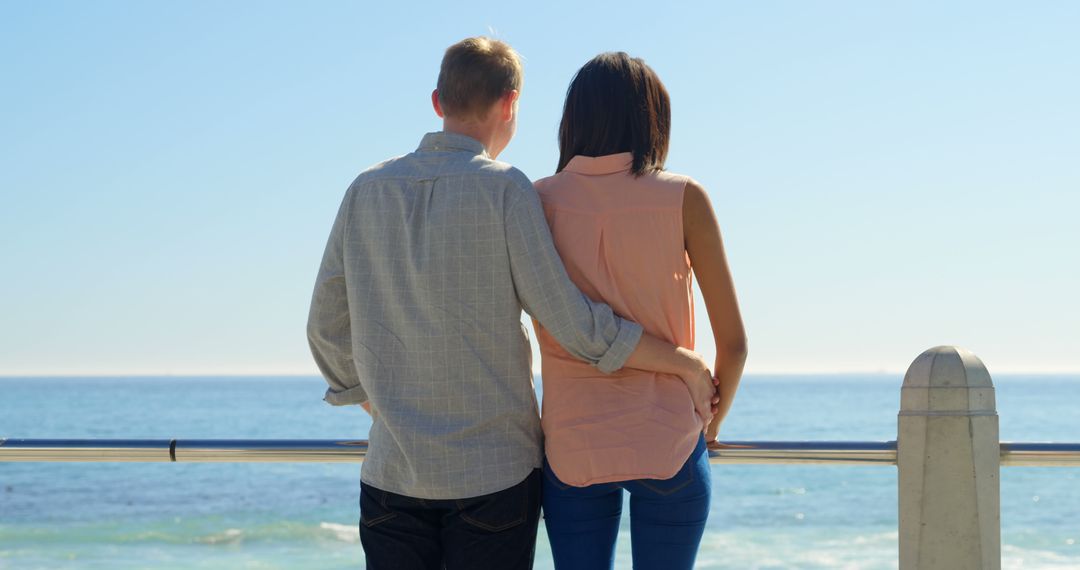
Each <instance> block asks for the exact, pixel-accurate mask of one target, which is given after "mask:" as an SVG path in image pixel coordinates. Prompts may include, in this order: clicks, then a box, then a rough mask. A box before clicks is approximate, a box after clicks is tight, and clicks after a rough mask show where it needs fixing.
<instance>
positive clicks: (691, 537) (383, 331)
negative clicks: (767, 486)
mask: <svg viewBox="0 0 1080 570" xmlns="http://www.w3.org/2000/svg"><path fill="white" fill-rule="evenodd" d="M522 79H523V73H522V66H521V62H520V60H519V58H518V55H517V54H516V52H514V50H513V49H512V48H511V47H510V46H508V45H506V44H505V43H503V42H500V41H497V40H493V39H489V38H469V39H466V40H463V41H461V42H459V43H457V44H455V45H453V46H451V47H450V48H449V49H447V51H446V54H445V56H444V58H443V60H442V67H441V69H440V72H439V78H438V84H437V89H436V90H435V91H434V92H433V93H432V96H431V101H432V105H433V106H434V108H435V112H436V113H437V114H438V116H439V117H441V118H442V120H443V130H442V131H440V132H435V133H429V134H427V135H425V136H424V138H423V139H422V140H421V142H420V146H419V148H417V149H416V151H415V152H412V153H411V154H407V155H404V156H401V157H398V158H393V159H390V160H388V161H386V162H383V163H381V164H378V165H376V166H374V167H372V168H370V169H368V170H366V171H365V172H363V173H362V174H360V176H359V177H358V178H357V179H356V180H355V181H354V182H353V184H352V185H351V186H350V187H349V189H348V191H347V192H346V194H345V198H344V200H343V202H342V204H341V208H340V210H339V212H338V215H337V218H336V220H335V221H334V225H333V229H332V230H331V233H330V239H329V241H328V243H327V246H326V252H325V255H324V257H323V260H322V264H321V266H320V269H319V274H318V278H317V281H316V284H315V292H314V295H313V299H312V304H311V312H310V315H309V321H308V339H309V341H310V344H311V349H312V353H313V354H314V356H315V360H316V362H317V364H318V366H319V368H320V370H321V372H322V374H323V376H324V377H325V378H326V381H327V383H328V384H329V389H328V390H327V392H326V398H325V399H326V401H327V402H329V403H331V404H334V405H347V404H360V405H361V406H363V407H364V409H365V410H367V411H368V413H370V414H371V415H372V418H373V420H372V421H373V425H372V428H371V434H370V446H369V448H368V454H367V457H366V459H365V461H364V464H363V469H362V474H361V493H360V538H361V541H362V543H363V547H364V551H365V554H366V560H367V566H368V568H369V569H371V570H383V569H395V570H397V569H413V568H416V569H428V568H431V569H439V568H446V569H448V570H455V569H473V568H476V569H500V568H507V569H510V568H514V569H516V568H531V567H532V563H533V551H534V547H535V542H536V532H537V525H538V520H539V518H540V508H541V505H542V506H543V510H544V520H545V525H546V528H547V532H548V537H549V539H550V541H551V549H552V553H553V555H554V559H555V566H556V568H559V569H574V568H583V569H585V568H588V569H599V568H610V567H611V566H612V565H613V563H614V552H615V538H616V535H617V532H618V527H619V519H620V514H621V510H622V500H623V499H622V497H623V491H624V490H625V491H627V492H629V494H630V510H631V513H630V519H631V536H632V545H633V558H634V567H635V568H639V569H643V568H645V569H648V568H663V569H679V568H690V567H692V566H693V563H694V558H695V556H696V553H697V548H698V544H699V543H700V541H701V536H702V533H703V530H704V527H705V521H706V518H707V516H708V513H709V504H710V492H711V490H710V481H711V478H710V475H709V464H708V454H707V452H706V442H707V441H713V440H714V439H715V438H716V434H717V430H718V427H719V424H720V421H721V420H722V419H723V417H724V416H725V414H726V413H727V411H728V409H729V408H730V406H731V402H732V399H733V398H734V396H735V391H736V388H737V387H738V383H739V377H740V375H741V373H742V367H743V362H744V360H745V357H746V348H745V346H746V342H745V334H744V331H743V326H742V322H741V318H740V316H739V309H738V305H737V303H736V298H735V292H734V287H733V285H732V279H731V276H730V273H729V271H728V268H727V262H726V260H725V256H724V250H723V245H722V242H721V238H720V231H719V228H718V225H717V222H716V217H715V215H714V214H713V212H712V208H711V205H710V204H709V200H708V197H707V195H706V193H705V190H704V189H703V188H702V187H701V186H700V185H698V184H697V183H696V182H695V181H693V180H692V179H690V178H688V177H686V176H682V175H677V174H672V173H669V172H666V171H664V170H663V167H664V160H665V157H666V155H667V150H668V138H669V132H670V123H671V121H670V116H671V114H670V106H669V100H668V94H667V91H666V90H665V88H664V86H663V84H662V83H661V82H660V80H659V79H658V78H657V76H656V74H655V73H654V72H653V70H652V69H651V68H649V67H648V66H647V65H645V64H644V62H642V61H641V60H640V59H632V58H630V57H629V56H627V55H626V54H625V53H605V54H602V55H599V56H597V57H596V58H594V59H593V60H591V61H589V62H588V63H586V64H585V66H584V67H582V68H581V69H580V70H579V71H578V73H577V75H576V76H575V77H574V80H573V82H572V83H571V85H570V89H569V91H568V92H567V96H566V104H565V108H564V111H563V117H562V123H561V125H560V127H559V151H560V155H559V164H558V167H557V168H556V174H555V175H554V176H551V177H548V178H545V179H543V180H540V181H538V182H536V184H535V186H534V185H533V183H531V182H530V181H529V179H528V178H527V177H526V176H525V175H524V174H522V173H521V172H520V171H519V170H517V169H515V168H513V167H512V166H510V165H509V164H506V163H503V162H498V161H496V160H495V159H496V157H497V156H498V155H499V153H500V152H502V150H503V149H504V148H506V146H507V144H509V142H510V139H511V138H512V137H513V136H514V131H515V128H516V125H517V110H518V95H519V93H520V89H521V86H522ZM691 272H693V273H695V274H696V276H697V280H698V284H699V287H700V289H701V294H702V295H703V297H704V301H705V305H706V308H707V309H708V313H709V320H710V323H711V325H712V330H713V334H714V336H715V337H716V346H717V357H716V362H715V363H714V365H713V366H712V367H711V372H710V366H709V363H706V362H705V361H704V359H703V358H702V357H701V356H700V355H699V354H697V353H695V352H694V351H693V350H692V348H693V346H694V312H693V293H692V285H691V281H690V279H691ZM522 309H524V310H525V311H526V312H528V313H529V315H531V316H532V317H533V319H534V326H535V328H536V330H537V335H538V337H539V339H538V340H539V342H540V348H541V354H542V355H543V362H542V378H543V384H544V406H543V408H544V409H543V417H542V418H541V417H540V416H538V415H537V404H536V396H535V392H534V390H533V383H532V371H531V363H530V360H531V354H532V353H531V349H530V345H529V336H528V333H527V331H526V330H525V328H524V327H523V326H522V325H521V310H522Z"/></svg>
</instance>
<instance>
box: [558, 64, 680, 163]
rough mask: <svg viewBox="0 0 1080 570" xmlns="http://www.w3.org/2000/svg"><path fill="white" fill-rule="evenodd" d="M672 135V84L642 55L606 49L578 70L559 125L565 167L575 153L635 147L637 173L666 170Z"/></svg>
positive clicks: (603, 152)
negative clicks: (636, 56) (661, 80)
mask: <svg viewBox="0 0 1080 570" xmlns="http://www.w3.org/2000/svg"><path fill="white" fill-rule="evenodd" d="M670 136H671V100H670V98H669V97H668V93H667V89H665V88H664V84H663V83H661V82H660V78H659V77H657V76H656V72H654V71H653V70H652V68H650V67H649V66H648V65H645V62H644V61H642V60H641V59H640V58H632V57H630V56H629V55H627V54H626V53H625V52H621V51H620V52H609V53H602V54H600V55H598V56H596V57H594V58H592V60H590V61H589V62H588V63H586V64H585V65H584V66H583V67H582V68H581V69H579V70H578V72H577V75H575V76H574V80H573V81H571V82H570V89H568V90H567V92H566V104H565V105H564V106H563V117H562V123H561V124H560V125H559V167H558V168H557V169H556V171H562V169H563V168H565V167H566V165H567V163H569V162H570V159H571V158H573V157H574V156H575V155H582V156H604V155H608V154H617V153H620V152H629V153H632V154H633V155H634V160H633V164H632V166H631V169H630V170H631V172H633V173H634V175H635V176H641V175H642V174H645V173H647V172H652V171H655V170H663V168H664V161H665V160H666V159H667V151H668V140H669V139H670Z"/></svg>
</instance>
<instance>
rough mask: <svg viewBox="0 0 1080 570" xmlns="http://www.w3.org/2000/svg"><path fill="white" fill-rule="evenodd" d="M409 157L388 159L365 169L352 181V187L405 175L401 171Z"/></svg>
mask: <svg viewBox="0 0 1080 570" xmlns="http://www.w3.org/2000/svg"><path fill="white" fill-rule="evenodd" d="M408 157H409V155H407V154H402V155H399V156H395V157H392V158H388V159H386V160H384V161H382V162H378V163H375V164H373V165H371V166H369V167H367V168H366V169H364V170H363V171H362V172H361V173H360V174H359V175H357V177H356V179H355V180H353V183H352V186H353V187H355V186H360V185H362V184H364V183H365V182H370V181H373V180H378V179H380V178H388V177H395V176H402V175H404V174H405V172H404V171H403V169H402V168H401V167H402V166H403V162H405V161H406V160H407V159H408Z"/></svg>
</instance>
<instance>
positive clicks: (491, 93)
mask: <svg viewBox="0 0 1080 570" xmlns="http://www.w3.org/2000/svg"><path fill="white" fill-rule="evenodd" d="M524 76H525V73H524V70H523V69H522V66H521V58H520V57H519V56H518V54H517V52H516V51H514V48H512V47H510V46H509V45H508V44H506V43H505V42H502V41H499V40H496V39H492V38H486V37H475V38H466V39H464V40H461V41H460V42H458V43H456V44H454V45H452V46H450V47H449V48H447V50H446V54H445V55H444V56H443V60H442V66H441V67H440V68H439V82H438V85H437V86H436V88H437V89H438V90H439V105H441V106H442V110H443V114H444V115H446V116H449V117H454V118H459V119H466V120H467V119H483V118H484V114H485V113H486V112H487V110H488V109H489V108H491V105H492V104H494V103H495V102H496V101H498V100H499V98H500V97H502V96H503V95H505V94H506V93H507V92H509V91H514V90H520V89H521V83H522V81H523V80H524Z"/></svg>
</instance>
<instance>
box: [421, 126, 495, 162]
mask: <svg viewBox="0 0 1080 570" xmlns="http://www.w3.org/2000/svg"><path fill="white" fill-rule="evenodd" d="M416 150H421V151H455V150H456V151H465V152H471V153H473V154H480V155H483V156H487V150H486V149H485V148H484V143H482V142H480V141H478V140H476V139H474V138H472V137H467V136H465V135H459V134H457V133H448V132H446V131H438V132H434V133H428V134H426V135H424V138H423V139H421V140H420V146H419V147H418V148H417V149H416Z"/></svg>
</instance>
